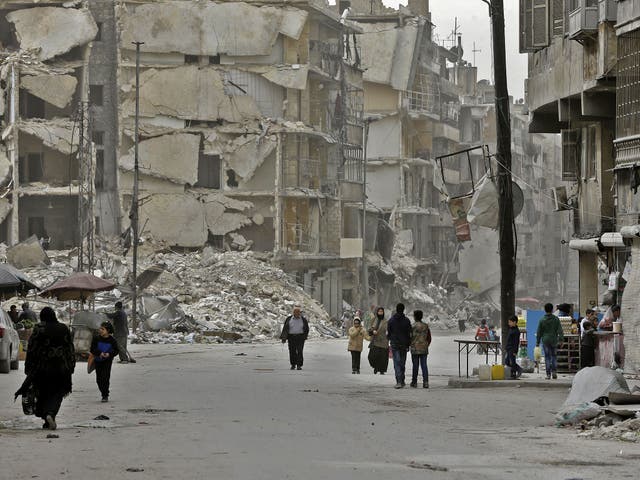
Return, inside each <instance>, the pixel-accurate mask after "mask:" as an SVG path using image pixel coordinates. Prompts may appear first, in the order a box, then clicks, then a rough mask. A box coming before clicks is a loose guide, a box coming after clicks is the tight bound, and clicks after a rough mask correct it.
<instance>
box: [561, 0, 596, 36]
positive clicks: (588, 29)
mask: <svg viewBox="0 0 640 480" xmlns="http://www.w3.org/2000/svg"><path fill="white" fill-rule="evenodd" d="M597 2H598V0H574V4H573V5H574V9H573V10H570V11H569V31H568V34H569V38H570V39H572V40H577V41H579V42H582V41H584V40H586V39H592V38H593V37H594V36H595V35H597V33H598V18H599V8H598V3H597Z"/></svg>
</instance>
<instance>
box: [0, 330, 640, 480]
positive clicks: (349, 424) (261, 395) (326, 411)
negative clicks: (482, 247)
mask: <svg viewBox="0 0 640 480" xmlns="http://www.w3.org/2000/svg"><path fill="white" fill-rule="evenodd" d="M452 339H453V337H452V336H446V335H443V334H440V333H439V332H434V343H433V344H432V348H431V352H430V355H429V367H430V373H431V377H430V385H431V388H430V389H429V390H425V389H422V388H418V389H410V388H408V387H407V388H405V389H402V390H394V388H393V385H394V383H395V382H394V379H393V373H392V372H393V367H392V364H391V362H390V365H389V367H390V368H389V371H388V372H387V374H386V375H385V376H378V375H376V376H374V375H373V374H372V371H371V369H370V367H369V365H368V363H367V361H366V353H367V352H366V350H365V352H363V356H364V358H363V365H362V374H361V375H352V374H351V365H350V357H349V354H348V352H347V351H346V340H344V339H341V340H314V341H310V342H307V344H306V347H305V365H304V368H303V370H302V371H290V370H289V365H288V354H287V350H286V345H284V346H283V345H281V344H273V343H272V344H238V345H219V346H202V345H133V346H132V348H131V350H132V353H133V355H134V356H135V357H136V358H137V359H138V363H137V364H129V365H121V364H117V363H116V364H114V368H113V372H112V393H111V401H110V403H107V404H102V403H100V395H99V393H98V390H97V387H96V385H95V377H94V376H93V375H88V374H87V373H86V364H84V363H79V364H78V365H77V367H76V372H75V374H74V392H73V393H72V394H71V395H70V396H69V397H68V398H67V399H65V401H64V403H63V406H62V409H61V411H60V414H59V416H58V425H59V427H58V430H57V431H55V432H49V431H47V430H42V429H41V428H40V426H41V421H40V420H39V419H36V418H34V417H24V416H23V415H22V411H21V406H20V403H19V401H18V402H16V403H12V401H13V392H14V391H15V390H16V389H17V388H18V386H19V384H20V383H21V381H22V379H23V372H22V365H21V370H20V372H19V373H17V372H15V371H14V372H12V373H11V374H8V375H0V392H2V394H1V395H0V397H1V400H0V425H3V426H4V428H2V427H0V445H1V446H2V447H1V449H0V452H1V453H0V455H1V458H2V462H1V463H0V478H2V480H5V479H7V480H8V479H12V478H20V479H24V478H40V479H52V478H67V479H86V478H91V479H94V480H102V479H105V480H106V479H112V478H132V479H139V480H143V479H183V480H187V479H205V478H207V479H218V478H219V479H222V478H227V479H250V478H255V479H283V478H291V479H295V478H306V479H326V478H353V479H367V480H372V479H388V478H390V477H391V476H394V475H400V476H401V478H407V479H408V478H430V479H439V478H446V479H485V478H486V479H507V478H527V479H537V478H540V479H542V478H544V479H545V480H553V479H569V478H572V479H576V478H581V479H596V478H637V465H638V463H637V462H638V458H640V446H638V445H637V444H629V443H620V442H612V441H595V440H585V439H580V438H577V437H576V433H577V432H576V431H575V430H573V429H570V430H565V429H558V428H556V427H555V426H553V414H554V413H555V412H556V411H557V410H558V409H559V407H560V405H561V404H562V402H563V401H564V399H565V397H566V395H567V392H566V391H565V390H564V389H557V388H555V389H553V388H552V389H541V388H526V387H525V388H515V387H514V388H495V389H491V388H484V389H450V388H448V387H447V386H446V385H447V379H448V376H449V375H457V360H456V347H455V345H454V344H453V341H452ZM365 348H366V346H365ZM408 363H409V366H410V361H409V362H408ZM408 381H409V380H407V383H408ZM99 415H105V416H107V417H109V419H108V420H94V418H95V417H97V416H99ZM50 433H55V434H56V435H58V436H59V438H53V439H47V438H46V437H47V435H48V434H50Z"/></svg>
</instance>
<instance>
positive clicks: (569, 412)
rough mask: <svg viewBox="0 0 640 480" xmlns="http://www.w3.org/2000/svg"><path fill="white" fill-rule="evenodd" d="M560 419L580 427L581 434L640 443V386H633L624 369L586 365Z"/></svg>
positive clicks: (561, 412) (561, 422) (575, 380)
mask: <svg viewBox="0 0 640 480" xmlns="http://www.w3.org/2000/svg"><path fill="white" fill-rule="evenodd" d="M556 422H557V425H558V426H563V425H574V426H576V428H578V430H579V431H580V432H581V433H579V435H578V436H580V437H586V438H594V439H615V440H623V441H627V442H640V386H638V385H635V386H634V387H633V388H632V389H630V388H629V384H628V383H627V380H626V378H625V377H624V376H623V374H622V371H618V370H612V369H608V368H605V367H599V366H596V367H586V368H583V369H582V370H580V371H579V372H578V373H577V374H576V375H575V377H574V378H573V381H572V384H571V391H570V392H569V396H568V397H567V399H566V400H565V403H564V406H563V408H562V409H561V410H560V412H558V414H557V415H556Z"/></svg>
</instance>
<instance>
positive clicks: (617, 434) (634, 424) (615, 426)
mask: <svg viewBox="0 0 640 480" xmlns="http://www.w3.org/2000/svg"><path fill="white" fill-rule="evenodd" d="M579 428H580V429H581V430H584V431H583V432H582V433H579V434H578V436H579V437H584V438H592V439H609V440H622V441H625V442H640V418H628V419H625V418H623V417H619V416H618V415H611V414H603V415H601V416H599V417H596V418H594V419H593V420H590V421H589V422H586V423H584V424H582V425H580V426H579Z"/></svg>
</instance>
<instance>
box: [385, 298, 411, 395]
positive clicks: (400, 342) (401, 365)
mask: <svg viewBox="0 0 640 480" xmlns="http://www.w3.org/2000/svg"><path fill="white" fill-rule="evenodd" d="M387 336H388V337H389V343H390V344H391V353H392V354H393V369H394V370H395V373H396V387H395V388H402V387H404V385H405V383H404V370H405V365H406V363H407V350H409V346H410V345H411V321H410V320H409V319H408V318H407V316H406V315H405V314H404V305H403V304H402V303H399V304H398V305H396V313H394V314H393V316H392V317H391V318H390V319H389V323H388V325H387Z"/></svg>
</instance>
